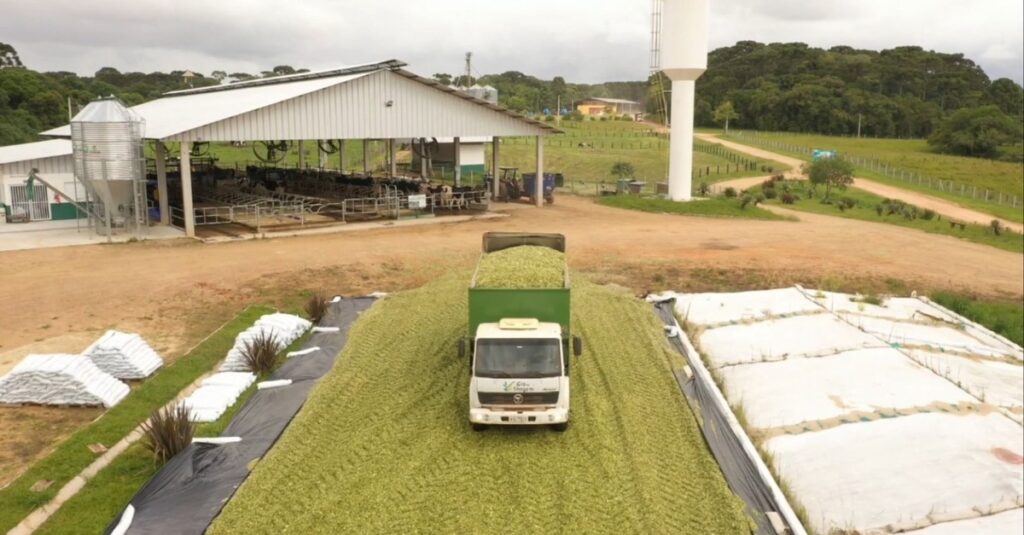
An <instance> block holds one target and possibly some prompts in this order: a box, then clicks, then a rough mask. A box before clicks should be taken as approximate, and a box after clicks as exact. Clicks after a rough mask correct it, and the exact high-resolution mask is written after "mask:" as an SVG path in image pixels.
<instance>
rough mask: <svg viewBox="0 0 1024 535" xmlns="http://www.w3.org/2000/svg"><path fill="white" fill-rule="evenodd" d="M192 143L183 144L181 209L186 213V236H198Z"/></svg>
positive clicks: (183, 142)
mask: <svg viewBox="0 0 1024 535" xmlns="http://www.w3.org/2000/svg"><path fill="white" fill-rule="evenodd" d="M191 155H192V142H191V141H182V142H181V160H180V162H181V163H180V164H179V165H180V166H181V208H182V210H183V211H184V212H185V213H184V217H185V236H188V237H189V238H194V237H195V235H196V213H195V212H194V211H193V210H192V160H191Z"/></svg>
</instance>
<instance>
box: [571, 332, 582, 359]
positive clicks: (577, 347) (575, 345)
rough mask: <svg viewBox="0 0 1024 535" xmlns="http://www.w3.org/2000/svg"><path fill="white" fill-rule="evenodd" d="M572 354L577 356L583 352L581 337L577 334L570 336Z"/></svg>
mask: <svg viewBox="0 0 1024 535" xmlns="http://www.w3.org/2000/svg"><path fill="white" fill-rule="evenodd" d="M572 354H573V355H575V356H577V357H578V356H580V355H582V354H583V339H582V338H580V337H579V336H573V337H572Z"/></svg>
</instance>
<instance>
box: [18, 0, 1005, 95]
mask: <svg viewBox="0 0 1024 535" xmlns="http://www.w3.org/2000/svg"><path fill="white" fill-rule="evenodd" d="M711 4H712V7H711V37H710V39H711V48H715V47H719V46H725V45H731V44H733V43H735V42H736V41H740V40H755V41H761V42H776V41H802V42H805V43H808V44H811V45H813V46H820V47H829V46H833V45H851V46H854V47H858V48H870V49H882V48H890V47H893V46H899V45H918V46H922V47H924V48H926V49H934V50H937V51H941V52H963V53H965V54H966V55H967V57H969V58H971V59H973V60H974V61H976V62H978V63H979V64H981V66H982V67H983V68H984V69H985V71H986V72H987V73H988V74H989V76H990V77H992V78H998V77H1003V76H1005V77H1009V78H1012V79H1014V80H1016V81H1017V82H1021V81H1022V80H1024V66H1022V65H1024V57H1022V56H1024V53H1022V50H1024V22H1022V21H1024V2H1022V1H1021V0H898V1H896V0H829V1H817V2H807V1H804V0H711ZM0 42H7V43H10V44H12V45H14V47H15V48H16V49H17V50H18V52H19V53H20V55H21V59H22V61H23V62H24V63H25V64H26V65H28V66H29V67H31V68H33V69H36V70H68V71H75V72H78V73H80V74H92V73H94V72H95V71H96V70H97V69H99V68H100V67H103V66H112V67H116V68H117V69H119V70H121V71H145V72H150V71H170V70H184V69H192V70H195V71H198V72H202V73H206V74H208V73H209V72H210V71H212V70H225V71H227V72H229V73H230V72H236V71H244V72H258V71H260V70H268V69H269V68H271V67H273V66H274V65H282V64H288V65H292V66H294V67H307V68H310V69H314V70H316V69H323V68H329V67H336V66H342V65H351V64H356V63H366V62H370V61H377V60H382V59H391V58H397V59H401V60H404V61H406V62H408V63H409V64H410V67H409V68H410V70H412V71H414V72H417V73H419V74H423V75H428V76H429V75H431V74H433V73H435V72H449V73H457V72H460V71H461V70H462V64H463V55H464V53H465V52H466V51H469V50H471V51H473V53H474V61H473V66H474V71H475V72H474V73H475V74H486V73H495V72H503V71H508V70H518V71H522V72H524V73H527V74H532V75H536V76H539V77H542V78H551V77H553V76H559V75H560V76H564V77H565V78H566V79H567V80H568V81H572V82H597V81H610V80H640V79H644V78H645V77H646V76H647V73H648V62H649V59H648V58H649V46H650V0H475V1H469V0H415V1H412V0H390V1H386V2H385V1H379V0H360V1H329V0H293V1H290V2H289V1H281V0H251V1H240V0H201V1H195V0H175V1H167V0H160V1H157V0H121V1H113V0H0Z"/></svg>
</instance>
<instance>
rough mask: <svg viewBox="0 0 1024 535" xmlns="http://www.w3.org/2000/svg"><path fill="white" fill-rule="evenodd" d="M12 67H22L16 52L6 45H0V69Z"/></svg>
mask: <svg viewBox="0 0 1024 535" xmlns="http://www.w3.org/2000/svg"><path fill="white" fill-rule="evenodd" d="M12 67H24V65H23V64H22V63H21V58H19V57H18V51H17V50H15V49H14V47H13V46H11V45H9V44H7V43H0V69H7V68H12Z"/></svg>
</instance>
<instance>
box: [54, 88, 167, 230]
mask: <svg viewBox="0 0 1024 535" xmlns="http://www.w3.org/2000/svg"><path fill="white" fill-rule="evenodd" d="M144 133H145V122H144V121H143V120H142V118H141V117H140V116H139V115H138V114H136V113H135V112H133V111H132V110H130V109H128V108H127V107H126V106H125V105H124V104H123V103H122V102H121V101H120V100H118V99H117V98H114V97H108V98H103V99H99V100H94V101H92V102H90V103H89V105H88V106H86V107H85V108H83V109H82V111H80V112H78V115H75V117H74V118H73V119H71V147H72V151H73V153H74V162H75V176H76V177H77V178H78V180H79V181H80V182H81V183H82V184H83V185H84V186H85V188H86V190H87V192H88V195H89V196H90V197H91V201H92V210H91V212H92V214H94V217H92V218H91V220H92V223H93V225H94V226H95V227H96V229H97V231H99V232H101V233H104V234H106V235H107V236H108V237H109V236H110V234H111V233H112V232H114V231H118V230H123V231H125V232H130V233H134V234H135V235H136V236H140V237H141V234H142V232H143V230H144V229H145V228H146V227H147V221H148V220H147V209H146V208H147V206H146V183H145V170H146V168H145V165H146V160H145V154H144V152H143V144H142V138H143V135H144Z"/></svg>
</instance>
